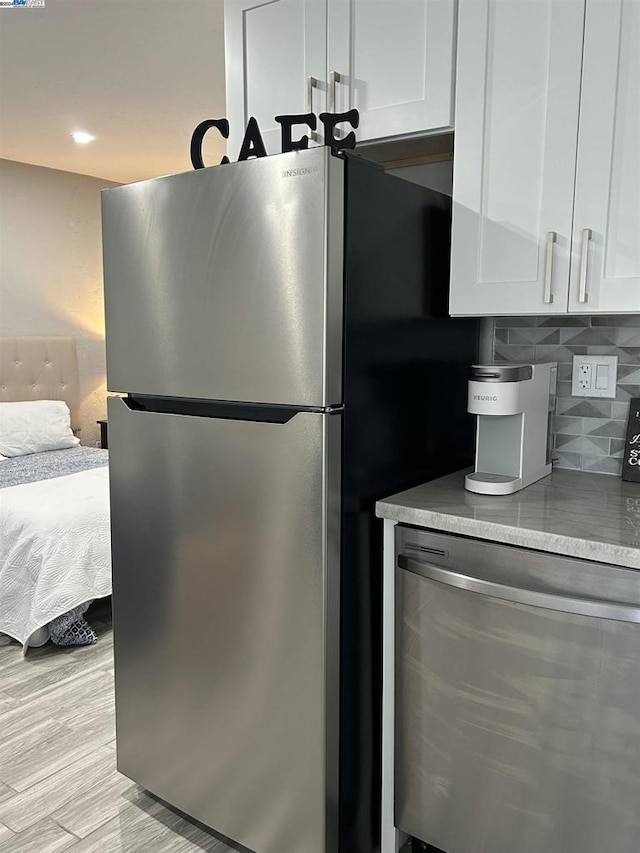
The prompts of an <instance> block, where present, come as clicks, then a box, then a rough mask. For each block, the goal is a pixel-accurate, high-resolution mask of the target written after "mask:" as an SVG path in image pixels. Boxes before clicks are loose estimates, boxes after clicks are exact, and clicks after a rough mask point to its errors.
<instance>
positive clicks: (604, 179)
mask: <svg viewBox="0 0 640 853" xmlns="http://www.w3.org/2000/svg"><path fill="white" fill-rule="evenodd" d="M586 229H589V230H588V231H587V230H586ZM589 232H590V233H589ZM589 237H590V239H589ZM569 310H570V311H576V312H578V311H581V312H587V313H589V314H593V313H595V312H602V313H607V312H608V313H611V312H621V311H633V312H640V2H638V0H588V2H587V17H586V23H585V43H584V67H583V77H582V99H581V105H580V132H579V135H578V166H577V171H576V201H575V216H574V223H573V256H572V261H571V294H570V302H569Z"/></svg>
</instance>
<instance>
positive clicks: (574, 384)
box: [571, 355, 618, 397]
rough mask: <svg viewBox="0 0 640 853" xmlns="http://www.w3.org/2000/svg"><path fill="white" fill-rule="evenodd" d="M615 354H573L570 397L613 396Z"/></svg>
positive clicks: (614, 392)
mask: <svg viewBox="0 0 640 853" xmlns="http://www.w3.org/2000/svg"><path fill="white" fill-rule="evenodd" d="M617 381H618V356H617V355H574V357H573V373H572V375H571V395H572V397H615V396H616V383H617Z"/></svg>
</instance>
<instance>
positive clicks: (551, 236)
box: [542, 231, 558, 305]
mask: <svg viewBox="0 0 640 853" xmlns="http://www.w3.org/2000/svg"><path fill="white" fill-rule="evenodd" d="M557 239H558V234H557V232H556V231H547V261H546V266H545V271H544V295H543V297H542V301H543V302H545V303H546V304H547V305H551V303H552V302H553V294H552V293H551V278H552V276H553V244H554V243H555V242H556V240H557Z"/></svg>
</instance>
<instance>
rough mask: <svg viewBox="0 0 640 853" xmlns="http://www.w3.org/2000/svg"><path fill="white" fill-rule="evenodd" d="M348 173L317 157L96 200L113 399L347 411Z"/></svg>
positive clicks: (189, 176)
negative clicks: (118, 395)
mask: <svg viewBox="0 0 640 853" xmlns="http://www.w3.org/2000/svg"><path fill="white" fill-rule="evenodd" d="M343 170H344V163H343V161H342V160H340V159H339V158H336V157H333V156H331V155H330V153H329V149H328V148H316V149H312V150H308V151H298V152H292V153H289V154H282V155H277V156H273V157H265V158H261V159H257V160H248V161H246V162H242V163H232V164H228V165H225V166H217V167H214V168H210V169H200V170H197V171H193V172H185V173H184V174H180V175H170V176H168V177H164V178H157V179H154V180H151V181H143V182H141V183H137V184H130V185H128V186H124V187H117V188H114V189H109V190H105V191H104V192H103V195H102V219H103V251H104V278H105V314H106V326H107V377H108V385H109V389H110V390H112V391H128V392H130V393H134V394H150V395H156V396H168V397H172V396H180V397H191V398H202V399H215V400H230V401H249V402H254V403H261V402H262V403H274V404H285V405H293V406H299V407H306V406H312V407H325V406H330V405H335V404H340V403H342V378H341V377H342V244H343Z"/></svg>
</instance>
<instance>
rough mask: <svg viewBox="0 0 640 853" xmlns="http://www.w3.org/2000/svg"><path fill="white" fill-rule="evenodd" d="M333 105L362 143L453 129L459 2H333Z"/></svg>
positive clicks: (330, 34)
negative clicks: (353, 117) (350, 117)
mask: <svg viewBox="0 0 640 853" xmlns="http://www.w3.org/2000/svg"><path fill="white" fill-rule="evenodd" d="M328 4H329V5H328V64H327V67H328V73H329V80H328V83H329V109H330V110H331V111H335V112H345V111H346V110H349V109H352V108H353V107H355V108H356V109H357V110H358V111H359V112H360V128H359V130H358V134H357V136H358V140H359V141H370V140H374V139H383V138H387V137H398V136H405V135H411V134H419V133H424V132H425V131H429V132H432V131H436V130H439V129H443V130H450V129H451V128H452V126H453V92H454V63H455V12H456V4H455V1H454V0H328Z"/></svg>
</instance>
